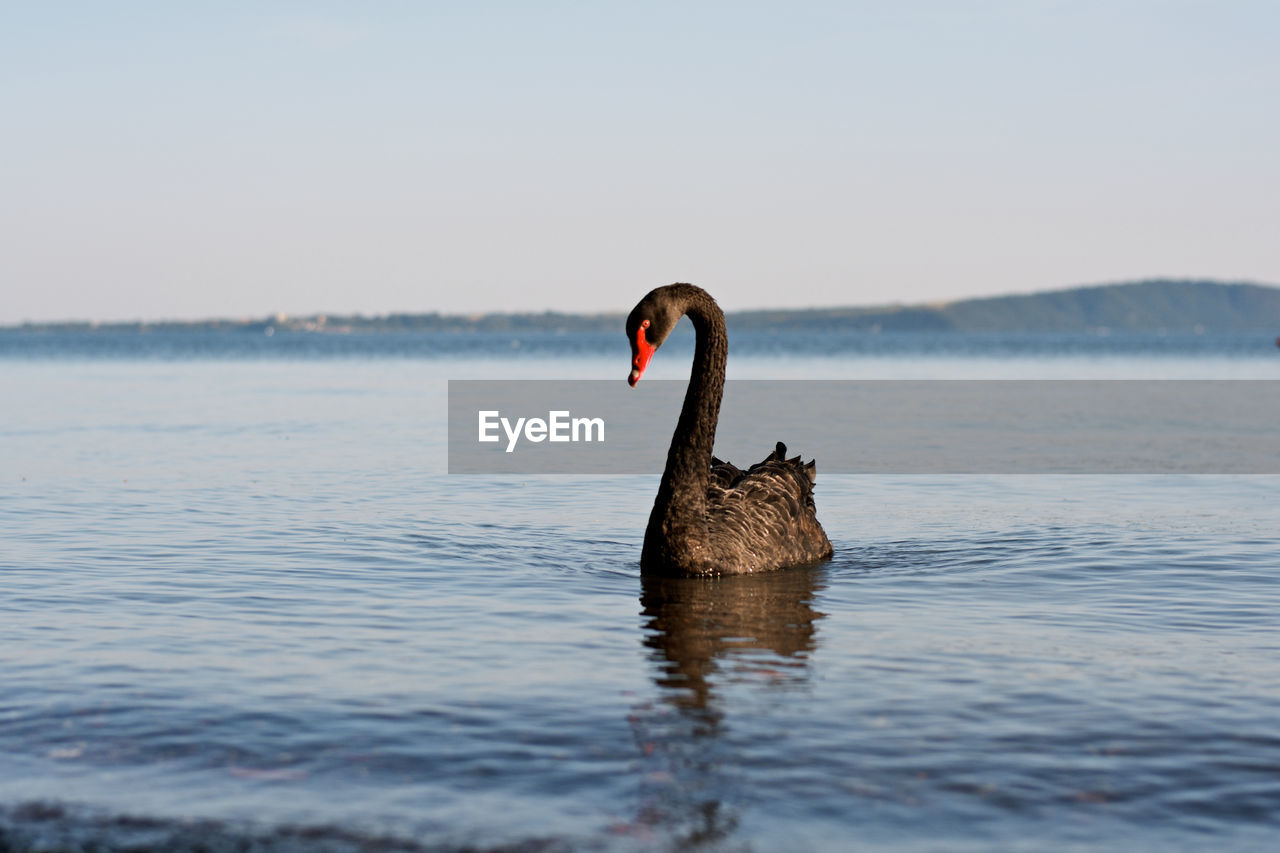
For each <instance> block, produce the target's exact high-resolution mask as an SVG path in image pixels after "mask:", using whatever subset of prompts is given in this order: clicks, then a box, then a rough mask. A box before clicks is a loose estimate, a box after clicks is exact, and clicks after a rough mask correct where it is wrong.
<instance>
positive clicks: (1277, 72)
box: [0, 0, 1280, 323]
mask: <svg viewBox="0 0 1280 853" xmlns="http://www.w3.org/2000/svg"><path fill="white" fill-rule="evenodd" d="M1277 45H1280V3H1273V2H1266V1H1265V0H1262V1H1261V2H1235V0H1209V2H1199V3H1193V2H1174V0H1167V1H1164V0H1147V2H1137V0H1133V2H1123V0H1112V2H1048V0H1042V2H1036V0H1022V2H1016V0H1010V2H994V1H993V2H897V3H891V2H883V3H859V2H808V3H806V2H788V3H750V2H733V3H709V2H707V3H696V2H683V3H662V2H654V3H627V4H623V3H605V2H594V3H588V2H580V3H568V2H527V3H514V2H508V3H498V2H473V3H448V4H446V3H431V2H414V3H411V2H403V3H354V2H353V3H268V2H257V3H234V2H227V3H216V4H214V3H210V4H188V3H170V2H153V3H139V2H120V3H60V2H38V3H37V2H32V3H20V2H7V3H4V4H3V5H2V6H0V140H2V141H0V151H2V152H3V157H0V291H2V292H3V298H0V323H11V322H19V321H22V320H25V319H32V320H45V319H63V318H88V319H99V320H107V319H131V318H144V319H158V318H164V317H203V316H243V315H262V314H266V313H269V312H276V311H283V312H288V313H310V312H331V313H342V312H354V311H359V312H363V313H383V312H388V311H430V310H439V311H445V312H468V311H489V310H543V309H547V308H551V309H557V310H592V311H595V310H615V311H625V310H627V309H629V308H630V307H631V305H632V304H634V303H635V301H636V300H637V299H638V298H639V297H640V296H641V295H642V294H643V293H644V292H645V291H647V290H648V289H649V288H651V287H653V286H655V285H658V284H664V283H667V282H670V281H676V280H687V281H693V282H696V283H699V284H701V285H703V286H704V287H706V288H708V289H709V290H711V291H712V292H713V293H714V294H715V295H716V296H717V297H718V298H719V299H720V301H721V303H722V304H723V305H725V307H727V308H730V309H736V308H750V307H786V306H808V305H836V304H865V303H882V302H915V301H927V300H937V299H950V298H958V297H963V296H968V295H978V294H990V293H1003V292H1010V291H1031V290H1041V289H1047V288H1053V287H1061V286H1066V285H1071V284H1081V283H1096V282H1105V281H1115V280H1123V279H1129V278H1138V277H1147V276H1156V275H1161V276H1178V277H1183V276H1209V277H1215V278H1222V279H1250V280H1256V281H1263V282H1268V283H1280V238H1277V234H1280V153H1278V152H1280V106H1278V105H1280V51H1277Z"/></svg>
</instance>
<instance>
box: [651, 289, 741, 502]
mask: <svg viewBox="0 0 1280 853" xmlns="http://www.w3.org/2000/svg"><path fill="white" fill-rule="evenodd" d="M684 313H685V315H686V316H687V317H688V318H689V319H690V321H691V322H692V323H693V329H694V334H695V338H696V344H695V347H694V355H693V369H692V371H691V373H690V375H689V386H688V388H687V389H686V391H685V395H684V406H683V407H682V408H681V410H680V420H679V421H678V423H677V424H676V430H675V434H674V435H672V437H671V448H670V450H669V451H668V453H667V467H666V470H665V472H664V473H663V478H662V480H663V481H662V487H661V488H660V490H659V494H660V497H662V496H666V497H667V498H668V514H669V515H670V516H672V517H680V518H682V519H684V520H685V521H692V520H695V519H696V520H699V521H701V520H704V518H705V513H706V506H707V486H708V483H709V482H710V477H711V454H712V450H713V448H714V446H715V439H716V423H717V421H718V420H719V418H720V400H721V397H722V396H723V394H724V375H725V362H726V361H727V359H728V353H729V339H728V335H727V333H726V331H725V323H724V313H723V312H722V311H721V310H720V306H718V305H716V303H715V300H713V299H712V298H711V297H710V296H709V295H708V294H707V293H705V292H704V291H701V290H697V291H695V292H693V293H691V294H689V296H688V297H687V302H686V305H685V310H684Z"/></svg>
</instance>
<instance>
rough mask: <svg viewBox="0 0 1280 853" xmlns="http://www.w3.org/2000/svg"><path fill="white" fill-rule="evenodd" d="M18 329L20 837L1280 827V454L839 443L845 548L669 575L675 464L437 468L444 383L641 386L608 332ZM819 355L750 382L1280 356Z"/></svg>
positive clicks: (775, 362) (1156, 365)
mask: <svg viewBox="0 0 1280 853" xmlns="http://www.w3.org/2000/svg"><path fill="white" fill-rule="evenodd" d="M617 337H618V341H617V342H616V343H618V344H620V343H621V336H620V335H619V336H617ZM9 340H10V343H9V344H7V345H6V346H8V347H9V349H7V350H5V355H4V356H3V357H2V358H0V394H2V399H3V400H4V412H3V416H0V442H2V447H3V454H0V531H2V534H0V684H2V685H3V691H0V833H3V834H0V849H4V848H5V845H6V844H8V845H10V846H11V847H13V848H15V849H20V850H21V849H76V848H77V846H79V847H80V848H83V849H89V848H94V847H95V845H96V849H191V850H195V849H248V848H250V847H252V846H254V845H256V846H257V849H289V850H348V849H350V850H356V849H387V850H400V849H406V850H412V849H418V848H428V849H435V848H439V847H443V848H446V849H448V848H459V849H461V848H465V847H468V846H475V847H481V848H487V847H496V846H502V845H512V846H514V848H515V849H530V850H534V849H538V850H541V849H552V850H559V849H569V850H578V849H592V850H594V849H610V850H612V849H618V850H635V849H641V850H650V849H686V848H698V847H703V848H706V849H733V850H737V849H752V850H810V849H812V850H844V849H849V848H850V847H851V846H855V847H856V846H864V847H871V848H874V849H881V848H883V849H903V850H915V849H920V850H936V849H973V850H987V849H992V848H998V849H1035V850H1040V849H1072V848H1073V847H1074V848H1078V849H1081V850H1086V849H1088V850H1092V849H1121V848H1123V849H1126V850H1146V849H1162V850H1169V849H1174V850H1202V849H1206V848H1210V849H1212V848H1215V847H1217V848H1222V849H1269V848H1270V847H1271V845H1272V844H1273V843H1274V840H1275V838H1276V834H1277V832H1278V831H1280V726H1277V719H1278V718H1277V710H1276V709H1277V708H1278V707H1280V615H1277V614H1280V583H1278V582H1277V572H1280V480H1278V478H1274V477H1248V476H1239V477H1209V476H1201V477H1177V476H1146V477H1144V476H1124V477H1120V476H1090V477H1018V476H1008V477H982V476H952V477H941V476H939V477H928V476H913V477H887V476H878V477H858V476H823V475H821V474H820V476H819V483H818V506H819V512H820V516H821V518H822V520H823V522H824V524H825V525H826V528H827V530H828V532H829V533H830V535H831V538H832V540H833V542H834V543H835V546H836V557H835V559H834V560H832V561H831V562H829V563H826V564H823V565H820V566H817V567H811V568H802V569H796V570H791V571H784V572H778V573H775V574H771V575H766V576H760V577H746V578H725V579H719V580H684V581H671V580H668V581H651V580H648V579H644V580H642V579H641V578H640V576H639V571H638V566H637V560H638V556H639V550H640V541H641V536H642V533H643V527H644V523H645V520H646V518H647V514H648V509H649V506H650V504H651V502H652V495H653V491H654V489H655V487H656V482H657V473H658V472H654V475H653V476H651V477H579V478H574V477H563V476H562V477H542V478H508V477H458V476H453V477H450V476H448V475H446V474H445V473H444V468H445V444H444V422H445V412H444V403H445V396H444V395H445V385H444V382H445V380H446V379H449V378H488V377H503V378H506V377H511V376H519V377H543V378H573V377H592V378H617V379H618V381H622V376H623V374H624V373H625V367H626V364H625V362H626V359H627V354H626V351H625V349H619V350H618V351H616V352H615V351H612V350H611V349H609V347H610V346H612V345H613V343H614V342H609V341H606V342H600V343H593V342H592V341H590V340H588V341H560V342H558V343H557V342H556V341H554V340H546V341H533V342H530V341H527V340H524V341H521V340H517V341H516V344H515V345H514V346H513V345H512V342H511V340H509V339H506V338H501V339H499V338H494V339H491V340H488V341H487V343H483V345H481V344H480V343H477V341H476V340H474V339H468V340H467V341H466V345H465V346H460V347H456V348H454V349H449V348H448V347H445V348H443V349H441V348H440V347H439V346H438V345H436V346H437V349H435V350H432V349H431V346H432V345H427V344H421V343H419V344H414V345H412V346H410V345H407V344H406V341H407V340H408V339H400V341H399V343H398V344H395V345H394V346H393V345H391V344H385V343H384V344H377V343H373V344H368V345H367V346H366V345H363V344H362V345H361V346H363V347H364V348H363V349H362V348H360V347H354V348H353V345H352V343H351V342H349V341H348V342H341V343H340V344H335V345H330V344H320V345H311V346H313V349H312V350H307V349H306V348H302V347H299V348H297V349H295V350H291V351H277V350H271V349H269V348H264V345H263V344H262V343H261V342H256V341H255V342H254V345H253V347H247V348H241V349H237V348H235V347H234V346H230V347H228V346H226V345H225V342H224V343H223V344H218V345H200V346H195V347H188V348H187V349H183V345H182V343H181V342H180V341H179V342H178V343H176V344H174V343H172V342H165V344H164V346H161V347H159V348H157V347H155V346H151V345H149V344H148V345H143V344H139V343H137V342H136V341H134V342H132V343H130V342H129V341H123V342H121V341H115V342H113V343H112V344H111V346H110V347H106V348H104V347H103V346H102V345H101V341H99V342H98V343H95V344H85V343H84V342H83V340H81V339H73V340H72V341H71V342H70V343H68V342H67V341H63V342H62V343H61V344H58V345H53V344H50V342H49V341H47V340H46V341H45V342H44V343H43V344H42V345H41V346H35V345H31V346H26V347H23V346H16V345H13V344H12V340H13V339H12V338H11V339H9ZM922 340H923V339H922ZM76 341H80V342H79V343H76ZM277 342H278V339H277ZM55 343H56V342H55ZM1265 343H1266V344H1269V343H1270V342H1265ZM218 346H223V349H218ZM330 346H332V347H335V348H334V349H326V348H325V347H330ZM379 346H383V347H384V349H378V347H379ZM815 346H816V345H815V344H814V343H813V342H812V341H810V342H808V343H803V342H801V343H797V344H795V346H793V347H790V348H788V346H787V345H786V342H785V341H784V342H782V343H778V342H777V341H774V342H773V343H771V344H770V345H769V346H765V347H761V348H759V349H757V350H752V349H750V347H747V348H746V352H745V354H744V355H743V356H742V358H740V359H738V360H737V361H736V362H734V363H733V366H732V367H731V370H732V371H734V372H735V375H738V376H744V377H745V376H759V377H786V376H805V377H815V376H816V377H819V378H846V377H847V378H869V377H878V376H893V377H898V376H912V377H917V376H939V377H952V376H955V377H960V376H963V377H965V378H973V377H974V376H984V377H989V376H1017V377H1026V376H1040V375H1043V376H1051V377H1057V378H1061V377H1064V376H1079V377H1082V378H1097V377H1106V376H1116V377H1120V376H1124V377H1130V378H1131V377H1153V376H1154V377H1160V376H1167V377H1171V378H1175V377H1176V378H1206V377H1221V378H1231V377H1239V378H1280V355H1277V354H1276V351H1275V349H1274V346H1271V348H1270V349H1267V348H1266V346H1263V345H1262V344H1260V343H1258V342H1253V341H1243V342H1242V341H1229V342H1227V343H1219V344H1212V343H1210V344H1205V343H1204V341H1199V342H1197V341H1195V340H1193V339H1188V340H1187V341H1185V342H1184V344H1183V345H1182V346H1181V347H1179V346H1171V345H1169V344H1168V342H1167V341H1165V342H1158V341H1157V342H1155V343H1149V344H1143V343H1142V342H1141V341H1139V342H1138V343H1134V342H1133V341H1127V342H1125V341H1122V342H1120V343H1116V342H1114V340H1113V341H1110V342H1105V341H1104V342H1099V341H1097V340H1090V339H1083V338H1081V339H1059V340H1057V341H1056V342H1051V343H1050V344H1043V343H1041V344H1037V343H1035V342H1027V341H1014V342H1013V343H1010V341H1008V340H994V341H993V340H987V341H985V342H984V341H979V342H977V343H973V342H970V343H969V344H957V343H954V342H953V343H951V344H946V345H937V344H936V342H935V343H931V344H925V343H923V342H921V341H917V343H916V344H915V345H910V343H909V342H907V343H903V342H902V340H901V339H894V342H893V343H892V344H891V345H884V346H882V347H881V348H880V349H876V348H875V346H874V345H868V346H870V348H869V349H867V350H865V351H856V350H850V349H849V348H848V347H846V348H845V349H843V350H839V349H837V350H836V351H827V350H823V349H822V348H821V347H817V348H815ZM940 346H941V348H939V347H940ZM317 347H318V348H317ZM948 347H950V348H948ZM1196 347H1200V348H1199V349H1197V348H1196ZM667 356H668V353H667V351H666V350H664V352H663V353H662V356H661V357H663V358H667ZM654 370H655V375H658V376H664V377H666V378H674V377H678V376H680V375H681V374H682V373H683V372H685V371H687V361H685V360H684V357H683V356H681V355H680V354H679V352H678V351H677V353H676V354H675V355H673V356H671V357H669V358H667V362H666V363H659V362H656V361H655V367H654ZM670 427H671V425H669V424H656V425H655V429H656V430H659V431H661V432H664V433H665V432H667V431H668V430H669V429H670ZM767 449H768V448H762V455H763V452H764V451H766V450H767ZM796 449H797V450H803V448H796ZM819 470H820V471H821V460H819Z"/></svg>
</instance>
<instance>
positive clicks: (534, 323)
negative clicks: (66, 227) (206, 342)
mask: <svg viewBox="0 0 1280 853" xmlns="http://www.w3.org/2000/svg"><path fill="white" fill-rule="evenodd" d="M624 316H625V315H624V314H622V313H621V312H619V313H616V314H561V313H557V312H550V311H549V312H545V313H541V314H474V315H446V314H437V313H430V314H390V315H385V316H377V317H365V316H361V315H351V316H333V315H329V316H324V315H312V316H309V317H286V316H284V315H276V316H273V317H264V318H256V319H246V320H198V321H164V322H136V323H103V324H91V323H25V324H23V325H20V326H10V327H6V328H0V332H13V331H26V332H52V331H85V332H90V331H97V330H108V331H117V332H119V331H125V332H128V331H136V332H140V333H142V332H151V331H183V330H203V331H212V332H239V331H248V332H257V333H262V332H263V331H268V330H269V331H271V332H276V331H279V332H311V333H315V332H328V333H351V332H521V331H553V332H586V331H604V332H616V331H618V330H619V329H620V328H621V327H622V323H623V318H624ZM728 321H729V325H730V327H731V328H734V329H775V330H779V331H782V330H795V331H810V332H812V331H824V330H825V331H850V332H881V331H883V332H921V331H935V332H1084V331H1096V330H1100V329H1111V330H1116V331H1123V330H1128V331H1169V332H1192V331H1203V332H1247V331H1253V332H1256V331H1266V332H1272V333H1280V287H1271V286H1265V285H1260V284H1249V283H1222V282H1214V281H1180V280H1169V279H1157V280H1151V281H1140V282H1131V283H1124V284H1104V285H1096V286H1092V287H1073V288H1067V289H1064V290H1055V291H1050V292H1046V293H1030V294H1023V295H1015V296H993V297H987V298H983V299H964V300H960V301H958V302H944V303H934V304H929V305H889V306H880V307H861V308H858V307H851V308H807V309H798V310H788V309H777V310H765V311H737V312H732V313H730V314H729V316H728Z"/></svg>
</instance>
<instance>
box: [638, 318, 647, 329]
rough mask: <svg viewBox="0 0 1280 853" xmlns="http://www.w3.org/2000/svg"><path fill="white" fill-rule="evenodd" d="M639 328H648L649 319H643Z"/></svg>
mask: <svg viewBox="0 0 1280 853" xmlns="http://www.w3.org/2000/svg"><path fill="white" fill-rule="evenodd" d="M640 328H642V329H647V328H649V321H648V320H645V321H644V322H643V323H641V324H640Z"/></svg>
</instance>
